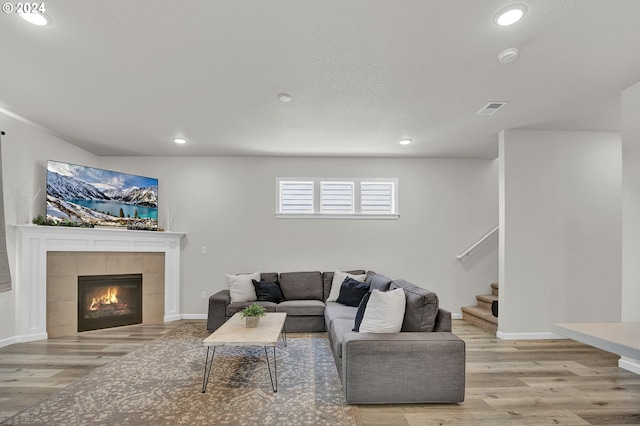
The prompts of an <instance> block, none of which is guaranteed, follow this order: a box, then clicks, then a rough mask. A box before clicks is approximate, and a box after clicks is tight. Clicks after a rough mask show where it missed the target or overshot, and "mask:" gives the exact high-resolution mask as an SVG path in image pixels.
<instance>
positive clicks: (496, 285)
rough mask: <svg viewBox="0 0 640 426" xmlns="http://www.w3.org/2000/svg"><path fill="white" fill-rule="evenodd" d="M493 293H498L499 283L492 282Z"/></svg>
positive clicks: (495, 294)
mask: <svg viewBox="0 0 640 426" xmlns="http://www.w3.org/2000/svg"><path fill="white" fill-rule="evenodd" d="M491 294H493V295H494V296H497V295H498V283H491Z"/></svg>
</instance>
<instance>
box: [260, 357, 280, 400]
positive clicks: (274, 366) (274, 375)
mask: <svg viewBox="0 0 640 426" xmlns="http://www.w3.org/2000/svg"><path fill="white" fill-rule="evenodd" d="M263 347H264V356H265V357H266V359H267V368H268V369H269V379H270V380H271V389H273V391H274V392H278V362H277V359H276V347H275V346H274V347H273V372H274V373H273V375H271V364H270V363H269V353H268V352H267V347H266V346H263ZM274 377H275V384H274Z"/></svg>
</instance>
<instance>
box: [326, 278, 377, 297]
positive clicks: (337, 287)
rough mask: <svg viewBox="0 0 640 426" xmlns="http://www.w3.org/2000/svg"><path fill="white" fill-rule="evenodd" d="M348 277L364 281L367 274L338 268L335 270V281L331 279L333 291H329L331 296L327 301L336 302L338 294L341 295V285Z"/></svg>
mask: <svg viewBox="0 0 640 426" xmlns="http://www.w3.org/2000/svg"><path fill="white" fill-rule="evenodd" d="M347 277H349V278H353V279H354V280H356V281H360V282H364V280H365V279H366V278H367V274H362V275H352V274H347V273H346V272H342V271H338V270H336V271H334V273H333V281H331V291H330V292H329V297H327V300H325V302H335V301H336V300H338V296H340V287H341V286H342V283H343V282H344V280H345V278H347Z"/></svg>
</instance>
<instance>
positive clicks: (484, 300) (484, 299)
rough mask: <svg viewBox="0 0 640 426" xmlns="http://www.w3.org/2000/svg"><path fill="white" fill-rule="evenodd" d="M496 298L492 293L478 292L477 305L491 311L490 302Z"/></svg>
mask: <svg viewBox="0 0 640 426" xmlns="http://www.w3.org/2000/svg"><path fill="white" fill-rule="evenodd" d="M496 300H498V296H494V295H493V294H479V295H477V296H476V301H477V303H478V307H480V308H482V309H486V310H487V311H491V303H493V302H494V301H496Z"/></svg>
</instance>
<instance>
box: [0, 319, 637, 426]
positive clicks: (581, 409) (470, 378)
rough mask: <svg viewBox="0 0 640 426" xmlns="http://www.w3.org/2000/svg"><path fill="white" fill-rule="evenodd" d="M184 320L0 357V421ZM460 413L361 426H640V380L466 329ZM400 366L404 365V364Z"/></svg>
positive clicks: (595, 358)
mask: <svg viewBox="0 0 640 426" xmlns="http://www.w3.org/2000/svg"><path fill="white" fill-rule="evenodd" d="M180 324H182V322H181V321H176V322H172V323H166V324H160V325H136V326H128V327H120V328H116V329H109V330H98V331H91V332H85V333H82V334H81V335H79V336H73V337H60V338H55V339H49V340H45V341H39V342H31V343H20V344H15V345H11V346H7V347H4V348H1V349H0V422H1V421H2V420H5V419H6V418H8V417H10V416H12V415H13V414H15V413H17V412H19V411H21V410H23V409H25V408H27V407H29V406H32V405H35V404H37V403H38V402H39V401H41V400H43V399H44V398H46V397H47V395H49V394H50V393H52V392H55V391H57V390H59V389H61V388H63V387H65V386H68V385H69V384H71V383H73V382H74V381H76V380H79V379H81V378H82V377H84V376H85V375H87V374H88V373H89V372H90V371H91V370H93V369H95V368H97V367H100V366H102V365H104V364H106V363H108V362H110V361H112V360H114V359H116V358H118V357H120V356H122V355H124V354H126V353H128V352H131V351H133V350H136V349H138V348H140V347H142V346H143V345H145V344H147V343H148V342H150V341H152V340H154V339H156V338H158V337H160V336H162V335H164V334H165V333H167V332H169V331H171V330H173V329H174V328H176V327H178V326H179V325H180ZM454 332H455V333H456V334H457V335H459V336H460V337H461V338H463V339H464V340H465V342H466V345H467V386H466V400H465V402H464V403H462V404H429V405H427V404H415V405H404V404H402V405H400V404H399V405H360V406H358V412H359V416H360V419H361V422H362V424H364V425H427V424H436V425H437V424H486V425H500V424H513V425H525V424H526V425H529V424H536V425H541V424H573V425H581V424H582V425H585V424H640V376H638V375H635V374H633V373H630V372H628V371H625V370H622V369H620V368H618V366H617V359H618V357H617V356H615V355H612V354H609V353H607V352H604V351H601V350H599V349H595V348H592V347H589V346H586V345H584V344H581V343H578V342H575V341H572V340H528V341H522V340H520V341H503V340H500V339H497V338H496V337H495V336H492V335H490V334H488V333H486V332H484V331H482V330H481V329H479V328H477V327H475V326H474V325H471V324H469V323H466V322H464V321H461V320H459V321H454ZM398 361H399V362H401V360H398Z"/></svg>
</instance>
